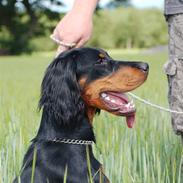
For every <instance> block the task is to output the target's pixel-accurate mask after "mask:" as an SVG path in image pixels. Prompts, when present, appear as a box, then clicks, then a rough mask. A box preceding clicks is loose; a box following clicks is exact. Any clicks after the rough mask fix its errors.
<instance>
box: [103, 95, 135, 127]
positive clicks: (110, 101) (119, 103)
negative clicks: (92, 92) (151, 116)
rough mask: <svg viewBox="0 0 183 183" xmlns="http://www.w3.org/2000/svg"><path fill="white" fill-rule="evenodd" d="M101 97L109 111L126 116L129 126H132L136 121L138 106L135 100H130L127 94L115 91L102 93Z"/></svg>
mask: <svg viewBox="0 0 183 183" xmlns="http://www.w3.org/2000/svg"><path fill="white" fill-rule="evenodd" d="M100 99H101V100H102V102H103V103H104V105H105V106H106V108H107V111H108V112H111V113H113V114H115V115H118V116H125V117H126V122H127V126H128V127H129V128H132V127H133V125H134V123H135V112H136V108H135V105H134V103H133V101H130V99H129V98H128V96H127V94H125V93H118V92H113V91H106V92H102V93H100Z"/></svg>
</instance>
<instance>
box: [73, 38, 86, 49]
mask: <svg viewBox="0 0 183 183" xmlns="http://www.w3.org/2000/svg"><path fill="white" fill-rule="evenodd" d="M86 42H87V41H86V40H85V39H81V40H80V41H78V43H77V44H76V46H75V48H80V47H83V46H84V45H85V43H86Z"/></svg>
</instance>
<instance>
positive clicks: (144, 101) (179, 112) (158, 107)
mask: <svg viewBox="0 0 183 183" xmlns="http://www.w3.org/2000/svg"><path fill="white" fill-rule="evenodd" d="M128 94H129V95H130V96H132V97H133V98H134V99H136V100H139V101H140V102H142V103H144V104H146V105H149V106H151V107H154V108H157V109H160V110H162V111H166V112H170V113H175V114H183V112H182V111H175V110H171V109H168V108H165V107H162V106H159V105H157V104H153V103H151V102H149V101H147V100H144V99H142V98H140V97H138V96H137V95H135V94H133V93H131V92H128Z"/></svg>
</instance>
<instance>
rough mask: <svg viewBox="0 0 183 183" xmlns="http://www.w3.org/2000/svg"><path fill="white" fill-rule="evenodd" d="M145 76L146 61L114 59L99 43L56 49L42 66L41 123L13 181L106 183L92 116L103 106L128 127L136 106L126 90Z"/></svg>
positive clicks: (139, 82)
mask: <svg viewBox="0 0 183 183" xmlns="http://www.w3.org/2000/svg"><path fill="white" fill-rule="evenodd" d="M147 76H148V64H147V63H143V62H128V61H117V60H113V59H112V58H111V57H110V56H109V55H108V54H107V53H106V52H105V51H104V50H102V49H96V48H87V47H85V48H77V49H72V50H69V51H66V52H63V53H61V54H60V55H59V56H58V57H57V58H55V60H54V61H53V62H52V63H51V64H50V65H49V66H48V68H47V70H46V72H45V76H44V78H43V81H42V86H41V97H40V102H39V107H40V109H42V119H41V124H40V128H39V130H38V133H37V135H36V137H35V138H34V139H33V140H32V144H31V145H30V147H29V149H28V151H27V153H26V155H25V157H24V161H23V166H22V170H21V173H20V176H19V177H17V178H16V179H15V180H14V183H18V181H20V182H21V183H30V182H34V183H62V182H64V181H65V182H67V183H88V182H89V180H90V178H91V177H92V179H93V180H92V181H93V183H100V182H103V183H109V180H108V178H107V177H106V176H105V175H104V173H103V171H102V165H101V164H100V163H99V162H98V161H97V160H96V159H95V157H94V155H93V152H92V143H93V142H94V143H95V136H94V132H93V129H92V120H93V117H94V116H95V114H96V113H99V112H100V110H105V111H107V112H109V113H112V114H115V115H118V116H125V117H126V121H127V125H128V127H130V128H131V127H132V126H133V124H134V121H135V112H136V109H135V106H134V104H133V103H132V102H130V101H129V98H128V96H127V95H126V93H127V92H129V91H131V90H134V89H135V88H137V87H139V86H140V85H141V84H143V83H144V81H145V80H146V78H147ZM88 162H89V164H90V169H89V166H88Z"/></svg>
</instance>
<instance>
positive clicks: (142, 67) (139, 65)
mask: <svg viewBox="0 0 183 183" xmlns="http://www.w3.org/2000/svg"><path fill="white" fill-rule="evenodd" d="M137 67H138V68H139V69H141V70H143V71H144V72H147V71H148V70H149V65H148V64H147V63H139V64H138V65H137Z"/></svg>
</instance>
